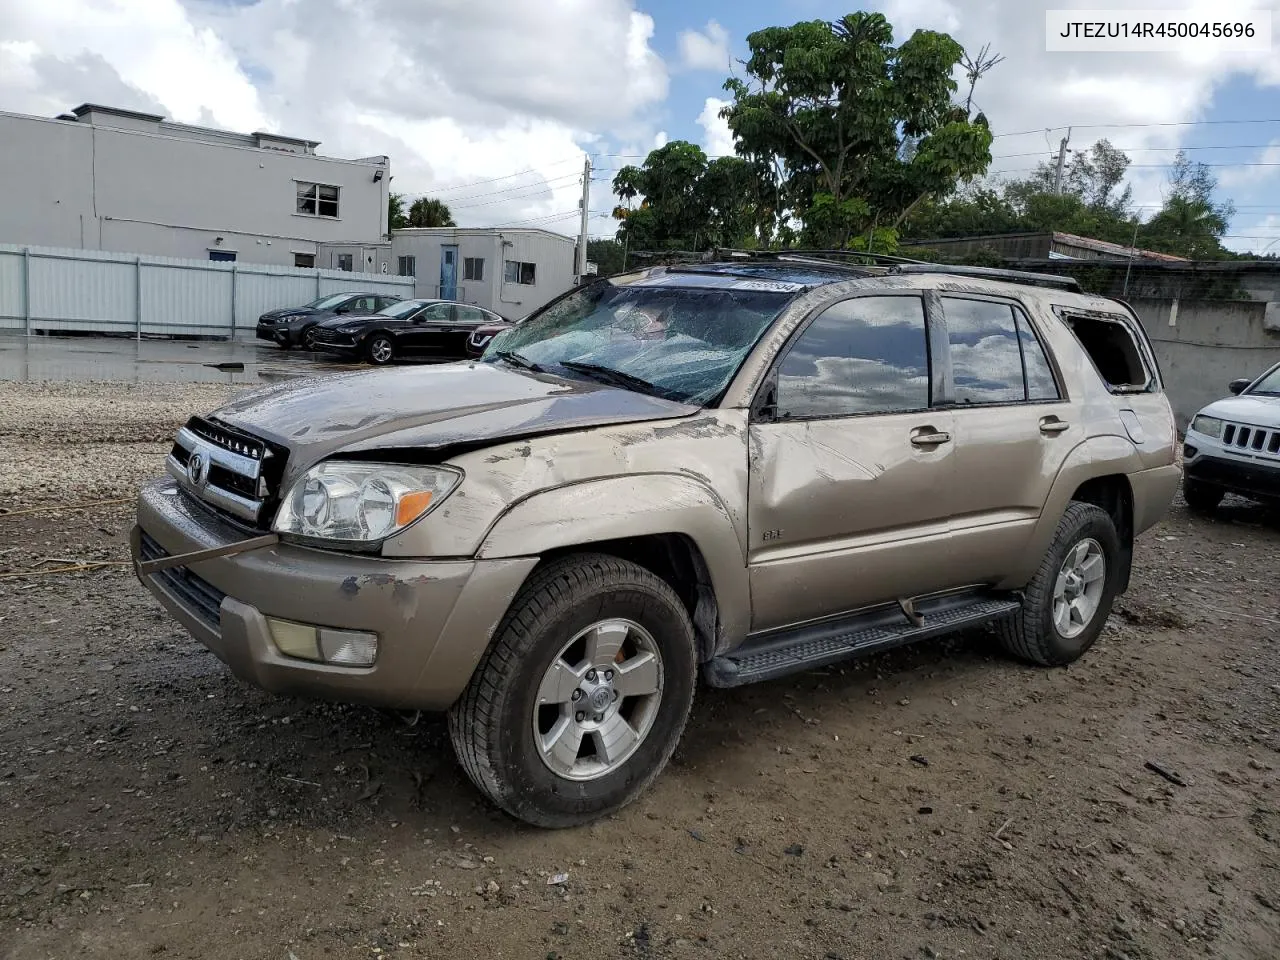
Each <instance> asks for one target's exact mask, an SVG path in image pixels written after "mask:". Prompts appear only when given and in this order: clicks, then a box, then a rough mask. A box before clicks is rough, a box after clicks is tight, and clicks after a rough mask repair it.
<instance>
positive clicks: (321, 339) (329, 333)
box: [311, 327, 351, 343]
mask: <svg viewBox="0 0 1280 960" xmlns="http://www.w3.org/2000/svg"><path fill="white" fill-rule="evenodd" d="M311 338H312V340H314V341H315V342H316V343H351V335H350V334H346V333H339V332H338V331H337V330H326V329H325V328H324V327H313V328H312V330H311Z"/></svg>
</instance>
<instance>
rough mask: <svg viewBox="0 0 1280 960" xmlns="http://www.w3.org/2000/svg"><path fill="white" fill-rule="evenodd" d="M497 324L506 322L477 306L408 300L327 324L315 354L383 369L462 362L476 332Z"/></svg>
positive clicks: (320, 332)
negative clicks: (426, 361)
mask: <svg viewBox="0 0 1280 960" xmlns="http://www.w3.org/2000/svg"><path fill="white" fill-rule="evenodd" d="M495 321H499V322H501V321H502V318H501V317H500V316H498V315H497V314H496V313H490V312H489V311H488V310H485V309H483V308H481V307H477V306H476V305H475V304H471V303H458V302H456V301H453V300H402V301H400V302H399V303H393V304H392V305H391V306H389V307H386V308H385V309H383V310H379V311H378V312H377V313H374V314H371V315H368V316H362V317H334V318H332V319H330V320H325V321H324V322H323V323H321V324H320V325H319V326H317V327H316V328H315V331H314V336H313V349H316V350H320V351H323V352H326V353H339V354H344V355H346V356H353V357H362V358H363V359H365V360H368V361H369V362H370V363H372V364H375V365H377V366H385V365H386V364H389V363H393V362H395V361H396V360H398V359H400V358H402V357H432V358H435V359H438V360H462V359H465V358H466V356H467V339H468V338H469V337H470V336H471V333H472V331H473V330H475V329H476V328H477V327H478V326H480V325H481V324H492V323H494V322H495Z"/></svg>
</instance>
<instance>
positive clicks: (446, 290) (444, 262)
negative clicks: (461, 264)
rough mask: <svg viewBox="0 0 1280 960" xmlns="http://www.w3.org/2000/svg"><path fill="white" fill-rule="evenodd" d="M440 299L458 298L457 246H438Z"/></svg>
mask: <svg viewBox="0 0 1280 960" xmlns="http://www.w3.org/2000/svg"><path fill="white" fill-rule="evenodd" d="M440 299H441V300H456V299H458V248H457V247H441V248H440Z"/></svg>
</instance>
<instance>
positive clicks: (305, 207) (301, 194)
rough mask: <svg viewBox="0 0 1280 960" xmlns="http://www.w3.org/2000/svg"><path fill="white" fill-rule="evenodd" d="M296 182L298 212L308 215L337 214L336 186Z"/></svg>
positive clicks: (327, 215)
mask: <svg viewBox="0 0 1280 960" xmlns="http://www.w3.org/2000/svg"><path fill="white" fill-rule="evenodd" d="M297 184H298V213H301V214H304V215H306V216H308V217H334V218H336V217H337V216H338V188H337V187H333V186H329V185H328V184H324V183H306V182H304V181H302V180H299V181H297Z"/></svg>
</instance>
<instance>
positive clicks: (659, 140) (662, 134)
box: [653, 130, 670, 150]
mask: <svg viewBox="0 0 1280 960" xmlns="http://www.w3.org/2000/svg"><path fill="white" fill-rule="evenodd" d="M669 139H670V138H669V137H668V136H667V131H665V130H659V131H658V132H657V133H655V134H654V135H653V148H654V149H655V150H657V149H658V148H659V147H665V146H666V145H667V141H668V140H669Z"/></svg>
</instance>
